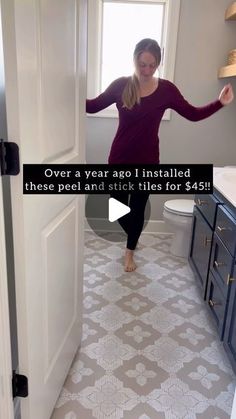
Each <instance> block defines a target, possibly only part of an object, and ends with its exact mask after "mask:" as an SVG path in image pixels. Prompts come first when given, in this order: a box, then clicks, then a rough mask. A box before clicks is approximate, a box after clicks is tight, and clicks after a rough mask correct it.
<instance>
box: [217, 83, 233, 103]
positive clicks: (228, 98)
mask: <svg viewBox="0 0 236 419" xmlns="http://www.w3.org/2000/svg"><path fill="white" fill-rule="evenodd" d="M233 100H234V92H233V88H232V86H231V84H226V86H225V87H224V88H223V89H222V90H221V92H220V95H219V101H220V102H221V103H222V105H224V106H225V105H229V104H230V103H231V102H232V101H233Z"/></svg>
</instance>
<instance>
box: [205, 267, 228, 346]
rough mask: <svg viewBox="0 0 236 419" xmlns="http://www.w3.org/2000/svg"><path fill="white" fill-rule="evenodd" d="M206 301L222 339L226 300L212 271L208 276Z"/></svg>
mask: <svg viewBox="0 0 236 419" xmlns="http://www.w3.org/2000/svg"><path fill="white" fill-rule="evenodd" d="M206 302H207V304H208V307H209V310H210V311H211V314H212V315H213V318H214V320H215V322H216V327H217V329H218V333H219V336H220V339H221V340H222V337H223V333H224V323H225V307H226V300H225V297H224V294H223V293H222V291H221V288H220V287H219V285H218V283H217V281H216V279H215V278H214V276H213V275H212V272H211V271H210V272H209V278H208V285H207V293H206Z"/></svg>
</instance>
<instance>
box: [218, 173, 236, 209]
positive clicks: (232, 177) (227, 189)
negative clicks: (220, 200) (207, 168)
mask: <svg viewBox="0 0 236 419" xmlns="http://www.w3.org/2000/svg"><path fill="white" fill-rule="evenodd" d="M213 183H214V186H215V188H216V189H218V190H219V192H221V193H222V195H224V196H225V198H227V199H228V200H229V201H230V202H231V203H232V204H233V205H234V206H235V207H236V167H214V170H213Z"/></svg>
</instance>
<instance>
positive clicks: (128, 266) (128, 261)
mask: <svg viewBox="0 0 236 419" xmlns="http://www.w3.org/2000/svg"><path fill="white" fill-rule="evenodd" d="M133 256H134V251H133V250H130V249H126V251H125V267H124V269H125V272H132V271H134V270H135V269H136V268H137V265H136V264H135V263H134V259H133Z"/></svg>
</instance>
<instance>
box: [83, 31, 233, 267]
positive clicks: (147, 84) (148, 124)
mask: <svg viewBox="0 0 236 419" xmlns="http://www.w3.org/2000/svg"><path fill="white" fill-rule="evenodd" d="M160 62H161V50H160V47H159V45H158V43H157V42H156V41H155V40H152V39H149V38H147V39H143V40H141V41H140V42H139V43H138V44H137V45H136V47H135V50H134V66H135V73H134V75H133V76H132V77H121V78H119V79H117V80H115V81H114V82H113V83H111V85H110V86H109V87H108V88H107V89H106V90H105V92H104V93H102V94H101V95H100V96H98V97H97V98H95V99H91V100H87V101H86V111H87V112H88V113H96V112H98V111H100V110H102V109H104V108H106V107H108V106H110V105H111V104H112V103H116V106H117V109H118V111H119V126H118V129H117V132H116V135H115V138H114V140H113V143H112V146H111V151H110V155H109V159H108V162H109V164H158V163H159V138H158V130H159V125H160V122H161V119H162V116H163V114H164V112H165V110H166V109H167V108H171V109H174V110H175V111H176V112H178V113H179V114H180V115H182V116H183V117H185V118H187V119H189V120H191V121H200V120H202V119H204V118H207V117H209V116H210V115H212V114H213V113H215V112H216V111H218V110H219V109H221V108H222V107H223V106H225V105H228V104H229V103H230V102H232V100H233V97H234V96H233V90H232V87H231V85H230V84H228V85H226V86H225V87H224V88H223V90H222V91H221V93H220V95H219V99H218V100H216V101H215V102H212V103H210V104H208V105H206V106H203V107H194V106H192V105H190V104H189V103H188V102H187V101H186V100H185V99H184V97H183V96H182V95H181V93H180V92H179V90H178V89H177V87H176V86H175V85H174V84H173V83H171V82H170V81H168V80H164V79H161V78H156V77H154V73H155V71H156V70H157V68H158V66H159V64H160ZM148 195H149V194H148V193H146V194H145V193H141V194H138V193H130V194H129V193H123V192H122V193H114V194H112V197H114V198H116V199H118V200H119V201H121V202H123V203H124V204H126V205H127V204H128V199H129V196H130V201H129V206H130V208H131V211H130V213H129V214H127V215H126V216H124V217H121V218H120V219H119V223H120V224H121V226H122V227H123V229H124V231H125V232H126V233H127V247H126V252H125V264H124V269H125V271H126V272H131V271H134V270H135V268H136V264H135V262H134V259H133V255H134V249H135V247H136V245H137V242H138V239H139V236H140V234H141V232H142V228H143V223H144V210H145V206H146V202H147V200H148Z"/></svg>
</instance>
